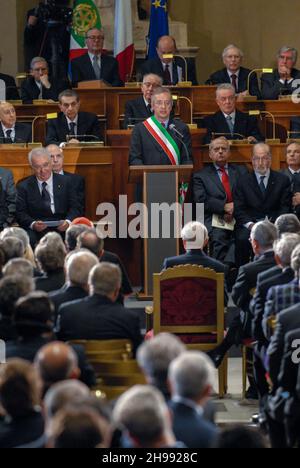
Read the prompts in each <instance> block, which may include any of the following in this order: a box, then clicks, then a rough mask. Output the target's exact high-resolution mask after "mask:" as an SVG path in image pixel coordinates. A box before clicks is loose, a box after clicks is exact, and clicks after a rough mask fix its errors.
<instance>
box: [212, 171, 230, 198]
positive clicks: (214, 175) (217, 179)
mask: <svg viewBox="0 0 300 468" xmlns="http://www.w3.org/2000/svg"><path fill="white" fill-rule="evenodd" d="M209 169H210V173H211V179H212V182H213V184H214V185H216V186H217V187H218V188H219V190H221V192H222V193H223V194H224V196H226V193H225V190H224V187H223V184H222V182H221V180H220V177H219V175H218V171H217V170H216V168H215V167H214V165H211V166H210V168H209Z"/></svg>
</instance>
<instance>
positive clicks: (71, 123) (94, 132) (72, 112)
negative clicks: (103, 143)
mask: <svg viewBox="0 0 300 468" xmlns="http://www.w3.org/2000/svg"><path fill="white" fill-rule="evenodd" d="M59 108H60V110H61V113H60V114H58V116H57V118H55V119H51V120H49V121H48V128H47V137H46V143H47V145H51V144H60V143H63V142H66V141H67V140H68V137H69V143H79V142H80V141H97V140H99V141H100V140H101V130H100V123H99V121H98V117H97V115H96V114H91V113H89V112H79V109H80V100H79V97H78V94H77V93H76V92H75V91H73V90H70V89H68V90H66V91H63V92H62V93H61V94H60V95H59Z"/></svg>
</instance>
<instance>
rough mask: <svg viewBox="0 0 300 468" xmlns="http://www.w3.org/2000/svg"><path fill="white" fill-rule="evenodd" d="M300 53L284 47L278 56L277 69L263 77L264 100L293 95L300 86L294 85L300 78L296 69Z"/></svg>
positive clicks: (262, 90)
mask: <svg viewBox="0 0 300 468" xmlns="http://www.w3.org/2000/svg"><path fill="white" fill-rule="evenodd" d="M297 59H298V52H297V50H296V49H294V48H293V47H287V46H284V47H282V48H281V49H280V50H279V51H278V54H277V69H276V70H275V71H274V72H273V73H264V74H263V75H262V77H261V93H262V98H263V99H273V100H274V99H278V98H279V96H284V95H291V94H293V91H295V90H296V89H297V88H298V87H299V86H298V84H297V83H294V81H295V80H298V79H299V78H300V72H299V70H297V69H296V68H294V67H295V65H296V63H297Z"/></svg>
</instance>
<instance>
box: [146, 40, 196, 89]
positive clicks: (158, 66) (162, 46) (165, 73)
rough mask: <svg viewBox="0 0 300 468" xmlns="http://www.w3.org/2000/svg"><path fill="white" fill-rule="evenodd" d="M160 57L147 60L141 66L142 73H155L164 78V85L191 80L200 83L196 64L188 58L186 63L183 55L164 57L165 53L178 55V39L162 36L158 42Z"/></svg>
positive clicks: (194, 83) (193, 82) (194, 84)
mask: <svg viewBox="0 0 300 468" xmlns="http://www.w3.org/2000/svg"><path fill="white" fill-rule="evenodd" d="M156 50H157V55H158V58H153V59H150V60H147V61H146V62H145V63H144V64H143V65H142V68H141V73H142V75H143V76H144V75H147V74H149V73H154V74H155V75H159V76H160V77H161V78H162V79H163V85H164V86H173V85H177V84H178V82H180V81H191V82H192V84H193V86H197V85H198V81H197V75H196V69H195V65H194V64H193V63H191V62H190V61H189V60H187V77H186V65H185V62H184V60H183V59H182V58H181V57H174V58H164V55H176V53H177V46H176V41H175V39H174V38H173V37H171V36H162V37H161V38H160V39H159V41H158V43H157V49H156Z"/></svg>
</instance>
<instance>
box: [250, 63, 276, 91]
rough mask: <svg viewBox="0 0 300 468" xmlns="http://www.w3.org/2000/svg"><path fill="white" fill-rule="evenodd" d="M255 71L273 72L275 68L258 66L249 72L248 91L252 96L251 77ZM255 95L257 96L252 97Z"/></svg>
mask: <svg viewBox="0 0 300 468" xmlns="http://www.w3.org/2000/svg"><path fill="white" fill-rule="evenodd" d="M254 73H273V68H256V69H254V70H252V71H251V72H250V73H249V75H248V80H247V92H248V94H249V96H251V94H250V78H251V76H252V75H253V74H254ZM253 97H255V96H252V98H253Z"/></svg>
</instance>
